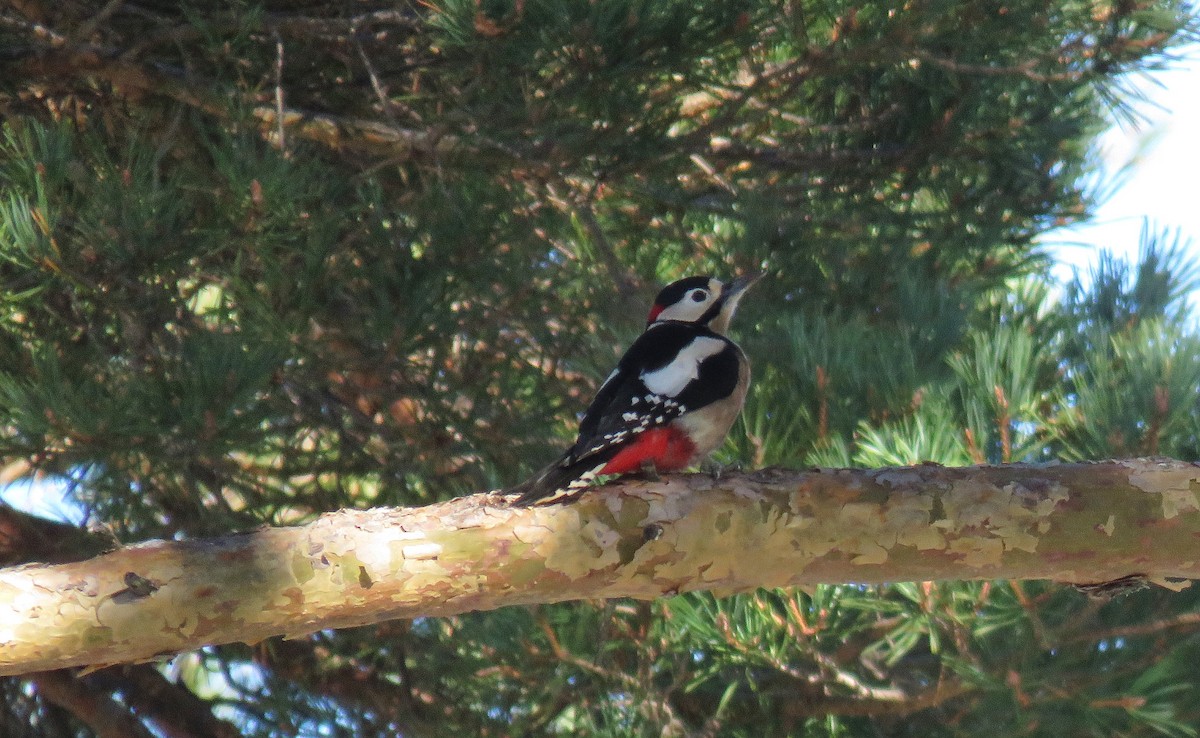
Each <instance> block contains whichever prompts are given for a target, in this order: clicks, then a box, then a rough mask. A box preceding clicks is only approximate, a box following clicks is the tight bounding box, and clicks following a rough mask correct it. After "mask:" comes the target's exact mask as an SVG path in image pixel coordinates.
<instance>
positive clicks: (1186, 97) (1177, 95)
mask: <svg viewBox="0 0 1200 738" xmlns="http://www.w3.org/2000/svg"><path fill="white" fill-rule="evenodd" d="M1176 55H1177V56H1179V57H1181V58H1180V59H1179V60H1178V61H1175V62H1173V63H1171V64H1170V65H1169V66H1168V68H1167V69H1165V70H1163V71H1158V72H1154V73H1153V74H1150V75H1145V76H1140V77H1137V78H1134V79H1132V80H1130V82H1131V83H1132V85H1133V86H1134V87H1136V88H1137V89H1139V90H1141V92H1142V94H1144V95H1145V96H1146V98H1147V100H1146V102H1144V103H1141V104H1138V105H1135V110H1136V111H1137V112H1139V113H1140V115H1141V118H1142V120H1141V121H1140V122H1139V123H1138V124H1137V125H1136V126H1131V125H1129V124H1116V123H1115V124H1114V125H1113V126H1112V127H1111V128H1110V129H1109V130H1108V131H1107V132H1106V133H1105V134H1104V136H1103V137H1102V138H1101V142H1100V147H1101V157H1102V160H1103V162H1104V169H1105V172H1106V173H1107V175H1108V176H1115V175H1116V174H1117V173H1118V172H1120V170H1121V169H1122V168H1123V167H1125V166H1126V165H1128V166H1129V169H1128V171H1127V172H1126V175H1125V178H1124V184H1123V185H1122V186H1121V187H1120V189H1118V190H1117V191H1116V192H1115V193H1114V194H1113V195H1112V196H1111V197H1110V198H1109V199H1108V200H1107V201H1106V202H1104V203H1102V204H1101V205H1100V207H1099V208H1097V210H1096V216H1095V218H1093V219H1092V220H1091V221H1090V222H1089V223H1087V224H1086V225H1083V226H1079V227H1075V228H1070V229H1060V230H1058V231H1054V232H1051V233H1048V234H1046V235H1045V236H1044V237H1043V238H1042V239H1041V243H1042V244H1043V246H1045V247H1046V249H1047V251H1048V252H1049V253H1050V254H1051V255H1052V256H1054V258H1055V259H1056V260H1058V261H1059V262H1060V264H1059V266H1058V268H1056V270H1055V273H1056V275H1057V276H1058V277H1059V278H1060V279H1064V280H1065V279H1069V278H1070V276H1071V267H1072V266H1075V267H1081V268H1084V269H1086V268H1087V267H1088V266H1089V265H1091V264H1094V263H1095V260H1096V255H1097V253H1098V252H1099V250H1100V249H1101V248H1106V249H1108V250H1110V251H1113V252H1114V253H1116V254H1119V255H1122V256H1126V257H1128V258H1129V259H1136V258H1137V247H1138V234H1139V232H1140V231H1141V228H1142V222H1143V220H1144V219H1145V218H1149V219H1150V220H1151V222H1152V223H1154V224H1155V225H1157V226H1159V227H1168V228H1172V229H1173V228H1179V229H1180V230H1181V233H1182V235H1183V236H1184V237H1185V238H1191V240H1192V251H1193V252H1194V253H1196V254H1197V255H1198V256H1200V186H1198V185H1197V184H1196V181H1197V180H1196V177H1197V173H1198V172H1200V44H1194V45H1191V46H1188V47H1186V48H1182V49H1180V50H1179V51H1178V52H1177V54H1176ZM1196 302H1197V300H1196V299H1195V298H1193V304H1196Z"/></svg>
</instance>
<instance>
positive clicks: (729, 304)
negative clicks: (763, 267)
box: [709, 272, 763, 335]
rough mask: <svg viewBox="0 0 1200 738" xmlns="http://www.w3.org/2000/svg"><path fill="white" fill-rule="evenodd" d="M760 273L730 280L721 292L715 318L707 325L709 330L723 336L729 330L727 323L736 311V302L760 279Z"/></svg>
mask: <svg viewBox="0 0 1200 738" xmlns="http://www.w3.org/2000/svg"><path fill="white" fill-rule="evenodd" d="M762 277H763V273H762V272H755V273H753V274H745V275H743V276H741V277H737V278H736V279H731V280H730V281H729V282H728V283H727V284H726V285H725V288H724V289H723V290H721V309H720V312H718V313H717V317H716V318H715V319H714V320H713V321H712V322H711V323H709V328H711V329H712V330H713V331H715V332H717V333H720V334H722V335H724V334H725V332H726V331H728V330H729V322H730V321H731V320H733V314H734V312H735V311H736V310H737V305H738V300H741V299H742V295H743V294H744V293H745V292H746V290H748V289H749V288H750V286H751V285H753V284H754V283H755V282H757V281H758V280H760V279H762Z"/></svg>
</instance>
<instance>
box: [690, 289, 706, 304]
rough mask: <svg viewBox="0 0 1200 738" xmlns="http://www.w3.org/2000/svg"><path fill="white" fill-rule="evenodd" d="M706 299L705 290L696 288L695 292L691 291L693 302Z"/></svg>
mask: <svg viewBox="0 0 1200 738" xmlns="http://www.w3.org/2000/svg"><path fill="white" fill-rule="evenodd" d="M707 299H708V293H707V292H705V291H704V290H696V291H695V292H693V293H692V301H693V302H704V301H705V300H707Z"/></svg>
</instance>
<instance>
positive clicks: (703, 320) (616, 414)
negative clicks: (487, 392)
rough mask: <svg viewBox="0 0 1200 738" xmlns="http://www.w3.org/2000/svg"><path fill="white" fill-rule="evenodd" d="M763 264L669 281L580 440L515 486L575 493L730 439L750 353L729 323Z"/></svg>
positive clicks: (526, 494) (530, 494) (541, 500)
mask: <svg viewBox="0 0 1200 738" xmlns="http://www.w3.org/2000/svg"><path fill="white" fill-rule="evenodd" d="M761 276H762V275H761V274H755V275H752V276H747V277H739V278H738V279H734V280H732V281H730V282H721V281H719V280H716V279H713V278H711V277H688V278H686V279H681V280H679V281H677V282H673V283H671V284H670V285H668V286H666V287H664V288H663V290H662V291H661V292H659V293H658V297H657V298H655V300H654V306H653V307H652V308H651V309H650V315H649V317H648V318H647V319H646V331H645V332H644V333H643V334H642V335H641V336H640V337H638V339H637V340H636V341H634V343H633V345H632V346H630V347H629V350H628V351H626V352H625V355H624V356H622V357H621V360H620V362H618V363H617V368H616V369H614V370H613V372H612V374H610V375H608V379H606V380H604V384H603V385H601V386H600V390H599V391H598V392H597V393H596V397H595V399H594V400H592V404H591V405H589V406H588V409H587V412H586V413H585V414H584V416H583V420H582V421H581V422H580V424H579V436H578V437H577V438H576V440H575V444H574V445H573V446H571V448H569V449H567V451H566V453H564V454H563V455H562V456H561V457H560V458H559V459H558V460H556V461H555V462H554V463H552V464H550V466H548V467H546V468H545V469H543V470H542V471H540V472H538V473H537V474H535V475H534V476H533V477H532V478H531V479H529V480H528V481H526V482H524V483H522V484H520V485H518V486H517V487H514V488H512V489H509V490H507V492H506V493H507V494H515V495H519V497H517V499H516V500H515V501H514V504H516V505H529V504H547V503H550V502H555V501H558V500H561V499H563V498H567V497H573V496H575V495H577V494H579V492H580V491H582V490H583V489H584V488H586V487H587V486H588V485H589V484H590V483H591V482H592V481H593V480H594V479H595V478H596V477H597V476H599V475H608V474H626V473H629V472H635V471H656V472H670V471H678V470H680V469H683V468H685V467H687V466H690V465H691V464H693V463H696V462H698V461H700V460H701V459H703V458H704V457H705V456H707V455H708V454H709V453H711V452H712V451H713V450H714V449H716V448H717V446H719V445H721V442H722V441H723V440H724V439H725V434H726V433H728V432H729V428H730V426H732V425H733V421H734V420H736V419H737V416H738V413H739V412H741V410H742V405H743V403H744V402H745V400H746V389H747V388H748V387H749V385H750V363H749V362H748V361H747V360H746V355H745V354H744V353H743V352H742V350H741V348H739V347H738V345H737V344H736V343H734V342H733V341H731V340H729V338H728V337H726V335H725V333H726V331H728V330H729V322H730V320H732V319H733V314H734V312H735V311H736V310H737V306H738V301H739V300H740V299H741V297H742V295H743V294H744V293H745V291H746V289H747V288H748V287H750V285H752V284H754V283H755V282H756V281H757V280H758V279H759V277H761Z"/></svg>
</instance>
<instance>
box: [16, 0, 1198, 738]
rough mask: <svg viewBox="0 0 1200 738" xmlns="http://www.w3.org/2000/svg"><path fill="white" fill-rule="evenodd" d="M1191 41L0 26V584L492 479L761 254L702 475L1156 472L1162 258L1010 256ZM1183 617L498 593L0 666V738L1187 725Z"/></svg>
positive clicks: (1091, 34)
mask: <svg viewBox="0 0 1200 738" xmlns="http://www.w3.org/2000/svg"><path fill="white" fill-rule="evenodd" d="M1191 12H1192V10H1191V8H1190V7H1187V6H1184V5H1180V4H1177V3H1172V2H1166V1H1164V2H1159V3H1149V4H1137V3H1114V4H1107V3H1100V4H1075V3H1069V2H1059V3H1056V4H1051V5H1047V4H1045V3H1033V2H1016V3H1009V4H996V3H983V2H974V3H957V2H920V3H909V4H907V5H904V6H902V7H895V6H891V5H887V4H883V5H878V6H857V5H854V4H851V3H846V2H844V1H842V0H830V1H825V0H813V1H811V2H806V3H798V2H789V3H773V4H772V3H753V2H749V1H748V0H711V1H709V0H704V1H702V2H686V3H685V2H678V1H676V0H614V1H612V2H605V3H584V2H565V3H563V2H559V3H553V2H540V1H534V0H524V1H521V0H518V1H517V2H502V1H499V0H496V1H493V0H488V2H480V1H479V0H472V1H469V2H468V1H467V0H439V1H438V2H429V3H384V2H361V3H355V4H352V5H348V4H346V3H333V2H321V1H320V0H314V1H313V2H307V3H303V4H299V5H297V4H293V3H263V4H250V3H236V4H232V5H229V4H222V3H210V2H204V1H200V2H195V3H191V4H189V5H187V6H178V5H176V4H171V3H129V2H124V3H123V2H119V1H118V2H110V3H107V4H105V5H103V7H101V8H96V7H95V6H94V5H93V4H86V3H76V2H63V3H59V4H55V5H51V4H48V3H43V2H39V0H22V1H21V2H15V3H12V4H10V5H9V6H8V7H6V8H5V9H3V10H0V112H2V114H3V118H4V121H5V122H4V126H3V141H2V142H0V288H2V289H0V295H2V297H3V299H2V301H0V408H2V409H0V417H3V418H4V419H5V420H4V422H3V423H2V424H0V460H2V461H3V464H4V474H3V476H4V478H5V479H17V478H23V477H41V478H50V479H54V480H59V481H61V483H63V484H65V485H67V487H68V488H69V492H70V495H71V497H72V499H73V500H75V501H76V503H77V504H78V505H79V506H80V507H81V508H82V509H83V510H84V511H85V512H86V515H87V519H88V526H87V528H86V529H77V528H73V527H70V526H65V525H62V524H57V523H53V522H50V521H45V520H42V519H39V518H36V517H33V516H30V515H27V514H25V513H21V512H19V511H16V510H13V509H11V508H7V507H3V506H0V530H2V531H3V535H2V536H0V560H2V561H3V562H4V563H5V564H21V563H26V562H30V561H64V560H67V561H69V560H79V559H83V558H87V557H88V556H90V555H92V554H94V553H95V552H96V551H98V550H103V549H105V548H108V547H112V546H117V545H126V544H133V543H137V542H140V541H145V540H148V539H154V538H160V539H176V540H186V539H195V538H201V537H205V536H212V535H217V534H223V533H229V532H233V531H247V530H252V529H254V528H256V527H258V526H263V525H286V524H295V523H303V522H306V521H310V520H312V519H313V518H314V517H315V516H317V515H318V514H320V513H322V512H325V511H330V510H337V509H342V508H368V507H374V506H385V505H423V504H427V503H431V502H434V501H438V500H445V499H448V498H450V497H453V496H456V495H459V494H463V493H467V492H473V491H479V490H483V489H489V488H495V487H500V486H503V485H507V484H511V483H514V482H516V481H519V480H520V479H521V478H522V475H523V474H525V473H528V472H530V471H532V470H533V469H535V468H537V467H538V466H539V465H541V464H543V463H545V462H546V461H547V460H548V459H549V458H550V457H551V456H552V455H553V453H554V451H555V450H556V449H558V448H559V447H560V446H561V444H562V443H563V441H564V439H566V438H567V437H568V436H569V435H570V432H571V426H572V421H573V418H574V416H573V413H575V412H577V411H579V410H581V409H582V407H583V406H584V405H585V403H586V401H587V399H588V397H589V394H590V392H591V391H592V390H593V389H594V388H595V386H596V384H597V381H598V380H599V379H602V378H603V376H604V374H605V373H606V372H607V371H608V369H609V368H610V367H611V365H612V363H613V361H614V360H615V358H616V356H617V355H618V354H619V352H620V350H621V349H622V348H623V347H624V346H626V345H627V344H628V343H629V341H630V340H631V338H632V337H633V335H634V333H635V332H636V331H637V330H638V329H639V328H640V318H641V316H642V314H643V312H644V309H645V306H646V304H648V301H649V298H650V297H651V296H652V294H653V292H654V290H655V289H656V288H657V286H658V285H659V284H661V283H662V282H663V281H666V280H668V279H671V278H674V277H677V276H681V275H683V274H686V273H698V272H703V271H711V272H713V273H715V274H719V275H730V274H733V273H736V272H741V271H746V270H748V269H750V268H758V267H759V266H760V265H765V266H766V268H767V270H768V272H769V275H770V276H769V278H768V279H767V280H764V281H763V283H762V284H761V285H760V286H759V287H756V290H755V294H754V295H753V298H752V299H748V300H747V301H746V303H745V304H744V307H743V311H742V314H741V315H740V316H739V320H738V323H739V325H738V328H737V331H738V333H739V336H740V341H741V343H742V344H743V345H744V346H745V347H746V350H747V353H748V354H749V355H750V356H751V357H752V360H753V361H754V363H755V373H756V380H755V385H754V388H753V393H752V396H751V398H750V400H749V402H748V404H747V408H746V412H745V414H744V417H743V420H742V421H741V423H740V424H739V426H738V427H737V428H736V429H735V431H734V432H733V433H732V434H731V438H730V441H729V443H728V444H727V446H726V448H725V449H724V450H723V451H722V452H721V453H720V454H719V456H720V460H722V461H725V462H740V463H742V464H745V465H747V466H750V467H754V468H757V467H760V466H762V465H766V464H783V465H788V466H806V465H808V466H811V465H823V466H862V467H876V466H884V465H894V464H911V463H918V462H922V461H935V462H938V463H942V464H946V465H964V464H972V463H1007V462H1012V461H1050V460H1088V459H1101V458H1107V457H1120V456H1137V455H1166V456H1172V457H1175V458H1178V459H1183V460H1196V459H1198V458H1200V407H1198V405H1197V402H1196V399H1195V398H1196V397H1197V393H1198V391H1200V334H1197V332H1196V327H1195V325H1194V323H1192V322H1189V321H1188V320H1187V314H1186V296H1187V295H1188V294H1189V292H1190V291H1191V290H1193V289H1194V288H1195V287H1196V286H1197V274H1198V272H1197V268H1196V265H1194V264H1191V263H1189V262H1188V261H1187V259H1186V257H1185V251H1184V250H1183V249H1182V248H1181V245H1182V243H1183V237H1182V236H1181V235H1179V234H1173V233H1171V232H1169V231H1161V232H1160V231H1157V230H1155V229H1153V228H1148V229H1147V231H1146V234H1145V238H1144V244H1143V251H1142V256H1141V258H1140V260H1139V262H1138V264H1136V265H1126V264H1122V263H1120V262H1118V261H1116V260H1113V259H1105V260H1102V261H1101V265H1100V267H1099V268H1098V269H1097V270H1096V272H1095V273H1094V274H1091V275H1087V277H1086V278H1080V279H1079V280H1077V281H1076V282H1075V283H1073V284H1071V285H1069V286H1068V288H1067V289H1066V290H1065V292H1063V293H1061V294H1060V293H1059V292H1057V291H1056V290H1055V289H1054V287H1053V285H1052V284H1051V281H1050V278H1049V276H1048V272H1047V262H1046V259H1045V257H1044V256H1042V255H1041V254H1040V253H1039V251H1038V249H1037V238H1038V237H1039V235H1041V234H1043V233H1045V232H1046V231H1047V230H1049V229H1051V228H1053V227H1055V226H1058V225H1062V224H1065V223H1070V222H1074V221H1076V220H1079V219H1082V218H1085V217H1086V215H1087V213H1088V209H1089V206H1090V205H1091V202H1092V199H1093V197H1094V195H1095V193H1094V192H1093V191H1090V190H1089V189H1088V188H1087V186H1085V184H1083V183H1084V182H1086V181H1087V180H1086V179H1085V177H1084V175H1086V174H1087V173H1089V172H1090V171H1091V168H1090V167H1091V164H1092V160H1091V145H1092V140H1093V136H1094V135H1095V134H1096V133H1097V132H1098V131H1099V130H1100V129H1101V127H1102V126H1103V125H1104V123H1105V121H1106V119H1107V118H1106V116H1107V115H1108V114H1110V113H1111V112H1113V111H1116V112H1120V111H1122V110H1124V109H1125V107H1124V106H1125V105H1126V104H1127V103H1128V96H1129V92H1128V91H1127V90H1126V89H1125V88H1124V87H1123V81H1124V80H1125V79H1127V75H1128V74H1131V73H1136V72H1138V71H1141V70H1145V69H1148V68H1151V67H1152V66H1153V65H1155V64H1160V63H1162V62H1163V61H1164V60H1165V59H1166V54H1167V53H1168V52H1169V50H1170V49H1172V48H1173V47H1174V46H1176V45H1178V44H1179V43H1181V42H1182V41H1183V40H1185V39H1187V38H1189V37H1191V36H1193V35H1194V28H1195V26H1194V22H1193V18H1192V17H1190V15H1189V14H1190V13H1191ZM1153 540H1154V539H1153V537H1152V536H1151V535H1148V536H1147V545H1153ZM131 587H135V588H136V582H135V583H134V584H131ZM1195 606H1196V595H1195V593H1193V592H1192V591H1191V590H1184V591H1182V592H1178V593H1177V592H1171V591H1166V590H1162V589H1158V588H1154V589H1143V590H1139V591H1134V592H1132V593H1130V594H1128V595H1126V596H1123V597H1120V598H1118V599H1114V600H1112V601H1107V602H1105V601H1100V600H1092V599H1088V598H1087V597H1085V596H1083V595H1081V594H1080V593H1079V592H1077V591H1075V590H1074V589H1071V588H1064V587H1059V586H1057V585H1053V584H1050V583H1045V582H1003V581H997V582H973V583H962V582H925V583H896V584H892V585H888V586H861V585H854V584H837V583H831V584H829V585H823V586H820V587H818V588H816V589H815V590H814V591H812V592H802V591H793V590H762V591H759V592H758V593H755V594H752V595H740V596H735V597H729V598H716V597H714V596H712V595H707V594H689V595H680V596H677V597H672V598H668V599H663V600H657V601H654V602H636V601H609V602H588V601H583V602H574V603H566V604H561V605H555V606H538V607H530V608H506V609H501V610H497V611H493V612H485V613H475V614H471V615H465V616H455V617H449V618H419V619H415V620H411V621H394V622H390V623H386V624H383V625H378V626H367V627H364V628H359V629H347V630H339V631H323V632H319V633H316V634H313V635H311V636H307V637H304V638H299V639H296V640H280V639H272V640H269V641H266V642H263V643H260V644H258V645H255V646H244V645H231V646H221V647H212V648H206V649H203V650H201V651H198V652H195V653H191V654H187V655H184V656H180V657H178V658H176V659H174V660H172V661H170V662H166V663H163V664H140V665H129V666H120V667H112V668H108V669H103V670H99V671H95V672H92V673H81V672H77V671H73V670H72V671H60V672H48V673H41V674H34V675H28V676H26V677H22V678H9V679H4V680H3V681H2V682H0V690H2V693H3V696H4V705H5V708H4V712H3V714H2V715H0V733H2V734H4V735H13V736H25V735H28V736H39V737H41V736H77V735H78V736H85V735H100V736H105V735H214V736H226V735H254V736H260V735H261V736H268V735H271V736H274V735H280V736H285V735H286V736H290V735H356V736H358V735H362V736H367V735H381V736H386V735H396V734H403V735H441V734H449V733H451V732H452V731H458V732H461V733H463V734H467V735H470V734H480V735H539V734H552V735H553V734H581V735H664V734H666V735H685V734H686V735H691V734H699V735H731V736H734V735H745V736H758V735H776V734H778V735H784V734H788V735H797V736H850V735H897V736H904V735H912V736H942V735H946V736H951V735H1001V734H1003V735H1008V734H1011V735H1030V736H1034V735H1046V736H1051V735H1053V736H1057V735H1067V734H1069V735H1097V736H1100V735H1114V734H1121V735H1172V736H1189V735H1196V728H1195V727H1194V726H1196V725H1198V724H1200V714H1198V710H1197V708H1196V705H1197V704H1200V700H1198V699H1197V696H1198V692H1200V680H1197V678H1196V677H1195V676H1194V669H1193V668H1192V666H1193V664H1194V663H1195V661H1196V658H1197V657H1198V656H1200V653H1197V648H1198V643H1200V642H1198V641H1197V639H1196V633H1197V632H1200V630H1198V628H1197V626H1198V624H1200V620H1198V619H1197V618H1196V617H1195V616H1194V614H1193V612H1192V611H1193V610H1194V609H1195Z"/></svg>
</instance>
